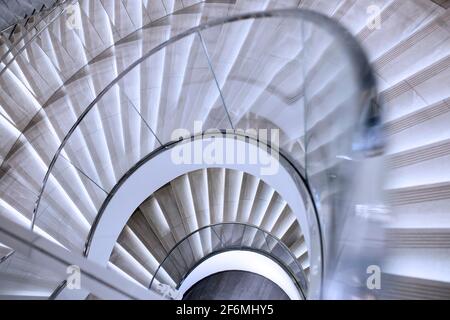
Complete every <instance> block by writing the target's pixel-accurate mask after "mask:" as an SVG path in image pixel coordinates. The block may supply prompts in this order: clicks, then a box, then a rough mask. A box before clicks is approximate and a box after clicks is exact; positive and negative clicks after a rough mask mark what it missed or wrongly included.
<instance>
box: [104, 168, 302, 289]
mask: <svg viewBox="0 0 450 320" xmlns="http://www.w3.org/2000/svg"><path fill="white" fill-rule="evenodd" d="M230 222H233V223H240V224H243V226H242V228H235V229H229V230H227V229H226V228H227V226H226V225H223V229H220V230H219V229H218V230H217V233H216V231H215V230H211V229H208V228H207V229H205V232H198V233H195V234H194V235H193V236H191V237H190V238H189V241H188V242H187V243H183V242H182V241H183V240H184V239H185V238H186V237H187V236H188V235H190V234H191V233H193V232H194V231H197V230H199V229H201V228H204V227H207V226H209V225H217V224H221V223H230ZM245 225H248V226H249V228H248V229H249V230H247V232H246V234H245V237H243V236H242V233H243V232H245V230H244V227H245ZM230 226H231V225H230ZM250 226H256V227H258V228H260V229H261V230H264V231H266V232H267V233H270V234H271V235H273V236H274V237H276V238H278V239H280V240H281V241H282V242H283V243H284V244H285V245H286V246H287V247H288V248H289V250H290V251H291V252H292V254H293V255H294V256H295V257H296V259H297V260H298V263H300V265H301V266H302V268H303V270H304V271H305V273H306V274H308V272H309V259H308V251H307V247H306V243H305V239H304V237H303V234H302V231H301V228H300V225H299V223H298V222H297V219H296V218H295V215H294V213H293V212H292V210H291V208H290V207H289V206H288V204H287V203H286V202H285V201H284V200H283V199H282V198H281V197H280V195H279V194H278V193H277V192H276V191H275V190H273V189H272V188H271V187H270V186H268V185H267V184H266V183H264V182H263V181H262V180H260V179H259V178H256V177H254V176H251V175H249V174H246V173H242V172H238V171H234V170H229V169H202V170H198V171H194V172H191V173H188V174H185V175H182V176H180V177H178V178H177V179H175V180H174V181H172V182H170V183H169V184H167V185H166V186H163V187H162V188H161V189H159V190H158V191H156V192H155V193H154V194H153V195H151V196H150V197H149V198H148V199H147V200H146V201H145V202H143V203H142V204H141V205H140V206H139V208H138V209H136V211H135V212H134V213H133V215H132V216H131V218H130V220H129V221H128V223H127V225H126V226H125V228H124V230H123V231H122V233H121V234H120V236H119V239H118V242H117V244H116V246H115V248H114V250H113V252H112V254H111V258H110V263H109V265H114V267H113V268H114V269H115V270H118V269H119V270H121V272H124V273H126V274H127V275H128V276H130V277H131V278H133V279H135V280H136V281H137V282H139V283H141V284H142V285H144V286H146V287H149V285H150V282H151V279H152V277H153V275H155V273H156V271H157V268H158V266H159V265H161V264H162V263H163V262H164V261H165V258H166V257H167V256H169V254H171V255H170V257H171V259H173V261H170V263H167V262H165V264H162V266H161V268H162V270H159V271H158V275H157V279H156V281H155V283H154V286H152V288H153V289H155V285H156V283H157V282H164V283H166V284H169V285H174V284H177V285H179V284H180V281H181V280H182V277H181V276H182V275H183V274H186V273H187V272H188V271H190V270H191V267H192V266H195V263H194V262H195V261H200V260H201V259H202V258H203V257H206V256H208V255H209V254H211V253H214V252H217V251H218V250H221V249H222V246H221V245H220V243H219V242H221V241H225V238H233V237H234V238H238V239H240V243H239V244H236V245H237V247H249V248H253V249H254V250H261V248H263V247H266V246H267V242H266V240H264V238H263V237H261V236H260V234H259V233H257V232H256V229H252V228H251V227H250ZM237 229H239V230H237ZM233 233H235V234H233ZM238 233H239V234H238ZM178 243H182V245H181V246H178V247H177V249H176V250H177V253H176V255H174V253H173V252H171V250H172V249H173V248H175V247H176V245H177V244H178Z"/></svg>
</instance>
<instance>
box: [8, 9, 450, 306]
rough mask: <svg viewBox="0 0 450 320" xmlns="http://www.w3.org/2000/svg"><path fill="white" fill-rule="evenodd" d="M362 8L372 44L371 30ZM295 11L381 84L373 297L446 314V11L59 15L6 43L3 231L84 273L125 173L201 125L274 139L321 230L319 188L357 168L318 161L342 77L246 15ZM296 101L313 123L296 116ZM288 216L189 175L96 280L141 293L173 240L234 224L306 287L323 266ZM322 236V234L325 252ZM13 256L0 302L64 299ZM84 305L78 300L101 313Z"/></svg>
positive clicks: (215, 177) (341, 125)
mask: <svg viewBox="0 0 450 320" xmlns="http://www.w3.org/2000/svg"><path fill="white" fill-rule="evenodd" d="M49 5H50V3H49ZM373 5H376V6H377V8H379V9H380V27H379V28H378V27H377V26H369V25H368V23H367V21H368V17H369V15H368V8H369V7H370V6H373ZM295 8H300V9H303V10H311V12H318V13H321V14H323V15H325V16H328V17H331V18H332V19H333V20H335V21H338V22H339V23H341V24H342V25H344V26H345V27H346V28H347V29H348V30H349V31H350V32H351V33H352V34H353V35H354V36H355V37H356V39H357V40H358V41H359V43H360V44H361V45H362V47H363V48H364V50H365V52H366V53H367V56H368V59H369V61H370V63H371V65H372V67H373V72H374V75H375V77H376V80H377V84H378V88H377V89H378V97H379V104H380V105H382V106H383V109H384V115H383V124H382V125H381V127H382V129H383V130H384V132H385V133H386V134H385V137H384V140H385V141H383V145H384V146H385V148H384V156H383V159H385V161H386V165H387V166H388V167H389V170H388V171H387V170H386V171H387V172H382V173H383V175H382V178H383V181H384V183H383V184H384V186H383V187H384V190H385V194H386V201H387V203H388V204H389V206H390V208H389V214H384V215H383V220H384V222H385V223H386V226H385V227H384V234H383V235H384V238H383V241H382V242H383V246H384V251H383V265H382V272H383V274H382V283H383V288H382V290H381V291H380V292H379V293H377V294H376V296H377V297H379V298H387V299H404V298H406V299H417V298H418V299H430V298H431V299H448V298H449V297H450V278H449V277H450V276H449V273H448V267H449V266H450V242H449V235H450V218H449V214H448V213H447V212H446V211H447V210H446V208H447V207H448V205H449V203H450V167H449V165H448V164H447V163H448V161H446V160H448V159H449V157H450V148H449V146H450V131H449V129H448V123H449V120H450V119H449V115H450V113H449V112H448V111H450V108H449V106H450V105H449V103H450V100H449V96H448V93H449V92H450V90H449V89H450V85H449V83H450V56H449V54H450V11H449V9H447V8H446V5H445V3H442V4H439V3H437V2H433V1H430V0H411V1H404V0H376V1H374V0H371V1H369V0H367V1H366V0H357V1H356V0H327V1H321V0H303V1H298V0H280V1H276V0H207V1H198V0H178V1H177V0H149V1H122V0H117V1H109V0H108V1H107V0H101V1H97V0H96V1H93V0H85V1H82V0H80V1H58V2H57V4H56V5H55V6H53V7H50V8H48V9H46V10H43V11H42V12H40V13H39V14H38V13H35V15H34V17H33V19H32V20H31V21H30V19H26V20H24V21H22V20H20V21H18V22H17V24H16V25H14V26H13V27H10V28H8V29H6V30H5V31H4V32H3V33H2V35H1V37H0V57H1V59H0V163H1V167H0V215H1V216H2V217H4V218H6V219H8V220H11V221H13V222H14V223H16V224H18V225H20V226H22V227H23V228H26V229H32V230H33V232H34V233H35V234H37V235H38V236H40V237H42V238H44V239H47V240H49V241H50V242H52V243H54V244H56V245H57V246H61V247H63V248H64V249H65V250H67V251H70V252H73V253H76V254H79V255H85V256H88V255H87V253H88V251H87V250H86V241H87V240H88V239H90V237H91V235H92V232H93V231H92V230H95V226H96V225H97V224H98V222H99V221H98V220H99V219H100V218H99V217H100V215H99V214H98V213H99V212H101V211H102V210H103V209H104V203H105V201H106V202H107V201H109V199H110V198H111V197H113V196H114V193H115V192H116V191H117V188H119V187H120V185H121V184H122V183H123V181H124V179H125V178H127V177H128V176H129V173H130V171H129V170H130V169H131V168H133V167H134V166H135V165H136V164H139V163H141V162H143V160H146V159H147V156H148V155H149V154H152V153H154V152H156V151H158V150H160V149H161V148H162V149H164V147H165V146H167V145H168V144H170V143H172V142H173V138H172V137H171V133H172V132H173V130H174V129H175V128H188V129H192V128H191V127H192V123H194V121H195V120H202V121H203V123H204V124H205V127H206V128H209V127H212V128H220V129H235V128H243V129H246V128H266V129H271V128H280V129H281V133H280V145H279V148H280V150H281V151H282V152H284V153H286V154H287V155H288V156H287V158H289V159H290V160H291V164H292V166H294V167H296V168H303V169H304V171H305V172H301V171H302V170H301V169H300V170H299V171H300V174H303V175H305V176H306V180H308V181H310V189H311V192H310V194H309V197H310V198H311V200H312V202H314V204H315V207H316V210H317V211H318V214H319V215H320V214H321V211H322V210H326V208H327V201H328V199H331V198H332V197H333V194H336V193H337V191H336V190H325V192H324V193H320V192H318V191H319V190H320V187H321V186H323V185H322V184H320V182H321V181H322V179H323V176H324V173H326V174H327V175H328V176H329V174H328V172H329V170H330V168H332V169H333V168H337V167H339V166H340V165H341V164H342V163H347V162H348V161H349V160H350V161H351V160H352V159H351V158H349V157H344V156H342V157H336V155H339V154H340V153H339V152H340V151H341V150H337V151H336V153H335V154H334V157H333V156H330V154H331V153H330V152H329V151H327V150H330V149H331V148H332V147H333V146H334V145H335V144H337V143H338V142H339V141H340V140H339V139H341V137H342V136H344V135H345V133H346V132H348V129H349V128H350V126H349V125H348V123H346V122H345V121H346V120H342V121H336V119H341V118H342V119H345V117H343V116H342V115H343V114H345V113H344V112H349V113H350V112H351V110H353V109H351V108H347V107H346V108H347V109H345V108H344V109H343V108H341V104H342V101H343V99H347V98H348V96H345V92H346V90H347V89H348V85H349V84H348V81H349V80H348V78H349V76H348V74H347V73H346V72H348V70H350V69H351V66H347V65H346V64H345V63H340V61H341V60H340V58H342V48H341V46H340V44H339V43H338V44H336V41H335V40H334V39H331V38H329V37H326V36H325V35H324V33H323V32H322V31H320V30H319V31H318V30H316V29H315V28H313V27H312V25H313V24H307V25H306V26H305V24H304V23H303V22H298V21H296V20H294V19H291V18H292V17H290V16H288V18H287V19H285V18H281V17H278V18H277V17H276V14H274V16H275V17H274V18H270V19H268V17H265V18H264V19H247V20H246V18H247V17H246V16H245V14H246V13H249V12H257V11H258V12H277V11H276V10H277V9H295ZM274 10H275V11H274ZM288 11H289V10H286V11H282V12H283V14H285V12H288ZM292 11H295V10H292ZM304 12H309V11H304ZM21 15H23V13H21ZM239 15H241V16H240V18H239V19H237V20H235V21H232V23H225V21H226V20H227V19H231V20H233V17H236V16H239ZM221 19H222V21H223V23H221V24H216V21H221ZM11 21H12V20H11ZM11 21H10V23H11ZM208 24H211V26H209V25H208ZM197 26H202V27H201V28H199V29H195V27H197ZM193 28H194V29H193ZM13 29H14V31H13V32H11V31H12V30H13ZM191 30H194V31H195V32H191ZM299 38H300V39H301V41H300V40H298V39H299ZM346 44H347V45H349V44H351V43H346ZM344 51H345V50H344ZM261 52H268V53H267V54H261ZM350 81H351V80H350ZM218 88H220V89H218ZM349 95H350V93H349ZM306 99H307V100H308V105H310V106H314V108H311V109H310V110H309V113H307V112H306V111H305V112H303V111H300V110H303V108H306V107H305V106H306V102H305V101H306ZM274 106H276V108H275V107H274ZM356 118H357V116H356V117H355V118H354V119H353V120H352V121H356V120H355V119H356ZM191 131H193V130H191ZM376 142H378V141H376ZM327 152H328V153H327ZM324 155H325V156H324ZM327 155H328V156H327ZM377 156H378V157H379V154H376V155H375V157H377ZM373 171H374V172H375V169H373ZM380 175H381V174H380ZM364 178H365V177H362V180H363V181H364ZM296 210H299V209H298V208H293V207H290V205H289V204H288V203H287V201H286V200H285V199H283V197H282V196H281V195H280V194H279V193H278V190H275V189H274V188H273V187H271V186H270V185H269V184H267V183H266V182H265V181H264V179H260V178H258V177H256V176H254V175H250V174H248V173H245V172H240V171H236V170H230V169H226V168H205V169H201V170H195V171H192V172H187V173H185V174H182V175H180V176H179V177H177V178H176V179H173V180H171V181H168V182H167V183H164V184H162V185H160V188H159V189H158V190H156V191H155V192H154V193H152V194H151V195H149V197H148V198H147V199H146V200H145V201H144V202H142V203H141V204H140V205H139V206H138V207H137V208H136V209H135V211H134V213H133V214H132V215H131V217H130V219H129V220H128V222H127V223H126V225H124V226H123V230H122V229H121V233H120V236H119V237H118V238H117V243H116V244H115V245H114V248H113V250H112V251H111V254H110V257H109V261H105V265H106V266H107V268H108V269H109V270H112V271H113V272H115V273H117V274H119V275H120V276H121V277H124V278H126V279H128V280H129V281H132V282H134V283H136V284H137V285H138V286H141V287H144V288H149V287H151V282H152V279H153V277H154V276H155V272H157V269H158V266H159V265H160V264H161V263H163V261H164V258H165V257H166V256H167V254H168V253H169V252H170V250H171V248H173V247H174V246H175V245H176V243H178V242H180V241H182V239H183V238H184V237H186V236H188V235H189V234H190V233H192V232H194V231H195V230H197V229H199V228H202V227H205V226H208V225H212V224H220V223H230V222H239V223H243V224H246V225H251V226H255V227H258V228H260V229H262V230H264V231H265V232H268V233H270V234H271V235H273V236H274V237H276V238H277V239H279V240H280V241H281V242H282V243H283V244H284V245H285V246H286V247H287V248H288V249H289V250H290V251H291V252H292V254H293V255H294V256H295V258H296V259H297V261H298V262H299V263H300V265H301V267H302V269H303V270H304V272H305V274H306V276H307V277H308V278H309V281H313V279H314V278H315V277H317V274H316V273H314V272H313V270H311V269H312V268H311V265H312V264H314V261H311V260H314V259H312V258H311V256H310V255H311V254H312V251H314V252H317V250H312V248H311V247H312V245H311V244H310V243H307V241H306V239H305V238H306V237H305V235H304V233H305V232H307V231H308V227H309V226H308V225H302V224H301V223H299V221H297V219H296V214H295V213H294V211H296ZM130 214H131V212H130ZM326 219H327V218H324V217H319V220H320V222H321V223H322V227H323V230H322V231H323V233H325V235H323V237H326V234H327V231H328V230H329V229H328V227H327V225H328V224H327V223H325V222H327V220H326ZM331 225H332V224H331ZM354 227H355V226H354ZM308 232H309V231H308ZM311 234H313V232H311ZM308 237H309V236H308ZM312 237H313V236H312V235H311V238H312ZM310 241H311V242H312V241H313V240H310ZM0 242H1V240H0ZM252 243H253V241H252ZM211 247H213V243H212V241H211V239H200V241H199V242H198V243H197V244H196V245H194V246H192V247H191V249H190V250H191V253H192V255H194V256H195V255H200V256H202V255H205V253H206V252H208V250H211ZM208 248H210V249H208ZM308 248H309V249H310V250H308ZM13 249H16V248H13ZM13 249H10V248H9V247H8V245H7V244H5V245H0V298H4V299H17V298H32V299H37V298H43V299H47V298H49V297H52V298H55V297H56V298H57V297H58V295H59V294H61V292H62V291H64V290H65V289H64V286H65V283H64V282H63V280H64V279H62V278H61V277H60V276H58V275H55V274H54V273H52V272H51V271H50V270H46V268H44V267H39V268H37V267H36V266H35V265H34V264H33V262H32V261H31V260H30V259H29V257H28V256H27V254H26V252H24V251H20V250H13ZM327 250H329V251H333V250H332V249H331V247H330V248H329V249H327ZM309 251H311V252H309ZM328 254H329V253H328ZM166 271H167V272H168V275H169V278H170V276H171V274H170V270H169V269H168V270H166ZM159 280H161V279H158V281H159ZM151 289H152V288H151ZM89 293H90V292H86V293H85V294H84V295H83V296H82V298H96V297H95V295H94V294H92V295H89ZM63 295H64V293H63V294H62V295H61V296H63Z"/></svg>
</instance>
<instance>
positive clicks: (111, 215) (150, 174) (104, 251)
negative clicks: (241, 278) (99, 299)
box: [88, 137, 311, 266]
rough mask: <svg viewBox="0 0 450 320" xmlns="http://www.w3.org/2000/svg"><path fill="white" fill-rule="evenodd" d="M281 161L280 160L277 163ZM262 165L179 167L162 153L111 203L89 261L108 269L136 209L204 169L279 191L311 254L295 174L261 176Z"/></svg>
mask: <svg viewBox="0 0 450 320" xmlns="http://www.w3.org/2000/svg"><path fill="white" fill-rule="evenodd" d="M215 140H216V141H218V140H223V144H224V145H225V144H226V143H227V140H232V141H234V143H237V144H238V146H237V148H244V149H245V148H249V152H254V153H258V152H265V157H272V155H271V154H269V153H268V152H266V151H264V150H263V149H260V148H258V146H256V145H254V144H252V143H247V142H245V141H241V140H235V139H234V138H233V137H220V138H218V137H216V138H215ZM211 141H212V140H211V138H208V137H206V138H204V139H203V140H199V141H196V142H192V141H187V142H184V144H185V145H186V144H191V145H192V147H193V144H194V143H202V144H203V147H204V148H206V146H208V145H210V144H211ZM274 160H276V161H278V159H274ZM263 167H264V165H262V164H249V163H244V164H206V163H200V164H175V163H174V162H173V161H172V158H171V151H170V150H168V151H167V152H162V153H160V154H158V155H156V156H155V157H154V158H152V159H150V160H149V161H147V162H146V163H145V164H143V165H142V166H141V167H140V168H139V169H137V170H136V171H135V172H134V173H133V174H132V175H131V176H130V177H129V178H128V179H127V180H126V181H125V182H124V183H123V184H122V185H121V186H120V188H119V189H118V190H117V192H116V194H115V195H114V197H113V198H112V199H111V201H110V202H109V203H108V205H107V207H106V208H105V210H104V212H103V215H102V217H101V219H100V221H99V223H98V225H97V228H96V230H95V232H94V234H93V237H92V241H91V246H90V249H89V252H88V258H89V259H90V260H93V261H95V262H97V263H99V264H101V265H103V266H106V264H107V262H108V261H109V257H110V255H111V252H112V250H113V247H114V244H115V243H116V241H117V238H118V237H119V235H120V232H121V231H122V229H123V227H124V226H125V225H126V223H127V222H128V220H129V219H130V217H131V215H132V214H133V212H134V211H135V210H136V208H137V207H138V206H139V205H140V204H141V203H142V202H144V201H145V200H146V199H147V198H148V197H149V196H150V195H151V194H153V193H154V192H155V191H157V190H158V189H159V188H161V187H162V186H164V185H165V184H167V183H169V182H170V181H172V180H174V179H175V178H177V177H179V176H181V175H183V174H185V173H188V172H191V171H195V170H199V169H203V168H227V169H233V170H238V171H243V172H246V173H248V174H251V175H254V176H257V177H259V178H261V179H262V180H263V181H264V182H265V183H267V184H268V185H269V186H271V187H272V188H273V189H275V190H276V191H277V192H278V193H279V194H280V196H281V197H282V198H283V199H284V200H285V201H286V202H287V203H288V205H289V206H290V208H291V209H292V211H293V212H294V214H295V215H296V217H297V219H298V220H299V223H300V226H301V227H302V232H303V234H304V236H305V240H306V243H307V245H308V250H310V249H311V247H310V241H309V239H310V237H309V230H308V227H307V226H308V225H309V224H308V221H307V218H306V213H305V209H304V208H305V205H304V202H303V199H302V198H301V196H300V192H299V190H298V189H297V185H296V182H295V180H294V178H293V177H292V176H291V174H290V173H289V172H288V171H287V170H286V169H285V168H284V167H283V166H281V165H280V166H279V170H278V171H277V173H276V174H274V175H264V176H261V174H260V173H261V170H262V168H263Z"/></svg>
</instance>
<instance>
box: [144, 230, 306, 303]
mask: <svg viewBox="0 0 450 320" xmlns="http://www.w3.org/2000/svg"><path fill="white" fill-rule="evenodd" d="M222 226H231V227H232V229H233V228H237V227H244V231H243V233H242V236H241V238H238V239H237V241H238V242H241V244H240V245H233V244H226V243H223V242H222V239H221V237H220V236H219V235H218V234H217V232H216V230H215V229H216V228H219V227H222ZM247 228H248V229H249V230H254V231H256V232H261V233H262V234H263V236H264V241H265V244H266V246H267V250H264V249H262V248H259V247H257V246H252V245H249V246H246V245H243V244H242V241H243V239H244V235H245V232H246V230H247ZM205 230H211V231H213V232H214V234H216V236H217V238H218V240H219V241H220V242H221V243H222V246H220V247H219V248H218V249H217V250H213V251H212V252H210V253H208V254H207V255H204V256H203V257H201V258H200V259H198V261H196V262H195V263H194V265H193V266H189V267H188V268H186V270H182V277H181V280H180V281H179V282H178V283H177V285H176V288H179V287H180V285H181V284H182V283H183V281H184V280H185V279H186V277H187V276H188V275H189V274H190V273H191V271H192V270H194V269H195V268H196V267H197V266H198V265H199V264H201V263H202V262H203V261H205V260H206V259H208V258H210V257H212V256H214V255H216V254H218V253H222V252H227V251H243V250H246V251H253V252H256V253H260V254H264V255H265V256H268V257H269V258H271V259H272V260H274V261H275V262H277V263H278V264H279V265H280V266H281V267H282V268H283V269H284V270H285V271H287V272H288V274H289V275H290V276H291V278H292V279H293V281H294V283H295V284H296V286H297V288H298V290H299V293H300V295H301V296H302V298H303V299H306V297H307V291H308V280H307V277H306V275H305V273H304V270H303V268H302V266H301V264H300V263H299V262H298V260H297V258H296V257H295V256H294V254H293V253H292V252H291V250H289V248H288V247H287V246H286V245H285V244H284V243H283V242H282V241H281V240H280V239H278V238H277V237H275V236H274V235H272V234H271V233H269V232H267V231H265V230H263V229H261V228H259V227H258V226H255V225H249V224H245V223H236V222H230V223H218V224H212V225H208V226H204V227H202V228H199V229H197V230H195V231H193V232H191V233H189V234H188V235H187V236H185V237H184V238H183V239H181V240H180V241H178V242H177V243H176V244H175V245H174V246H173V247H172V249H170V250H169V252H168V253H167V255H166V256H165V258H164V259H163V261H162V262H161V263H160V264H159V266H158V268H157V269H156V271H155V274H154V275H153V277H152V280H151V281H150V284H149V289H151V288H152V285H153V282H154V280H155V278H156V277H157V275H158V272H159V271H160V270H164V266H165V263H166V261H169V259H170V258H171V257H172V254H173V253H174V252H175V250H177V249H179V248H180V247H181V246H182V245H183V244H184V243H186V242H189V240H190V239H192V237H194V236H195V235H197V234H199V233H200V232H202V231H205ZM227 231H230V230H227ZM233 231H234V230H231V232H233ZM268 238H269V239H272V240H274V241H275V243H276V244H277V245H279V246H280V247H281V249H282V250H283V251H284V253H286V254H287V255H288V256H290V258H291V259H292V260H293V262H294V263H295V265H296V266H297V268H298V270H299V271H300V272H296V271H294V270H293V269H292V267H291V266H290V265H289V264H288V263H287V262H286V261H282V260H283V259H282V258H280V257H277V256H276V255H275V254H273V253H272V252H271V250H270V248H269V244H268V243H267V239H268ZM166 271H167V270H166Z"/></svg>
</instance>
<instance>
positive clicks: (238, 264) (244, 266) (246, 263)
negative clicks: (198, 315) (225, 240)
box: [178, 251, 301, 300]
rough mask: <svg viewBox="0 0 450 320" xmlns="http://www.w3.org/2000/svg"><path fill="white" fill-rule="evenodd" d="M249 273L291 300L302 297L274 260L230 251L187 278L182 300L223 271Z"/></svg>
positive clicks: (213, 258)
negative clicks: (187, 292)
mask: <svg viewBox="0 0 450 320" xmlns="http://www.w3.org/2000/svg"><path fill="white" fill-rule="evenodd" d="M234 270H239V271H248V272H253V273H256V274H259V275H260V276H263V277H265V278H267V279H269V280H271V281H273V282H274V283H275V284H277V285H278V286H279V287H280V288H281V289H282V290H283V291H284V292H285V293H286V294H287V295H288V296H289V298H290V299H291V300H300V299H301V296H300V293H299V292H298V289H297V287H296V285H295V284H294V282H293V281H292V279H291V277H290V276H289V274H287V273H286V272H285V271H284V269H283V268H282V267H280V266H279V265H278V264H277V263H276V262H275V261H273V260H272V259H270V258H268V257H266V256H264V255H262V254H259V253H256V252H251V251H228V252H223V253H219V254H216V255H215V256H212V257H211V258H209V259H207V260H205V261H203V262H202V263H201V264H199V265H198V266H197V267H196V268H195V269H194V270H192V272H191V273H190V274H189V275H188V276H187V277H186V279H185V280H184V281H183V283H182V284H181V286H180V288H179V290H178V293H179V295H178V299H181V298H182V297H183V295H184V294H185V293H186V291H187V290H189V288H191V287H192V286H193V285H194V284H196V283H197V282H199V281H200V280H202V279H204V278H206V277H208V276H210V275H212V274H214V273H218V272H222V271H234Z"/></svg>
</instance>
